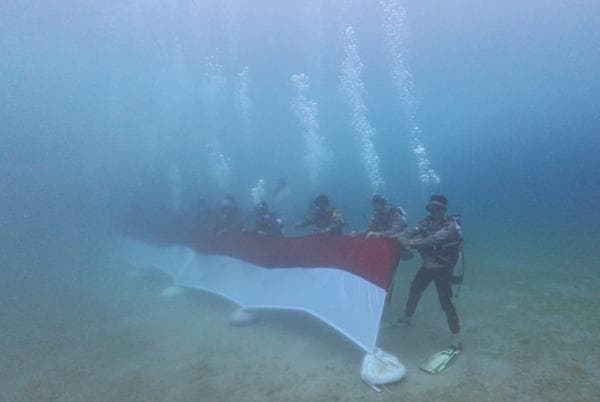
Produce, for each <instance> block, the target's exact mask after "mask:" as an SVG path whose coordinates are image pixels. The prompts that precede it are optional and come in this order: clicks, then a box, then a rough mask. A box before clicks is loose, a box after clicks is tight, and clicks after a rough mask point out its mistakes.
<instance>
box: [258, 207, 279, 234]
mask: <svg viewBox="0 0 600 402" xmlns="http://www.w3.org/2000/svg"><path fill="white" fill-rule="evenodd" d="M282 226H283V225H282V222H281V219H279V218H278V217H277V215H276V214H275V213H273V212H271V211H266V212H261V213H257V214H256V233H258V234H264V235H269V236H283V233H282V231H281V227H282Z"/></svg>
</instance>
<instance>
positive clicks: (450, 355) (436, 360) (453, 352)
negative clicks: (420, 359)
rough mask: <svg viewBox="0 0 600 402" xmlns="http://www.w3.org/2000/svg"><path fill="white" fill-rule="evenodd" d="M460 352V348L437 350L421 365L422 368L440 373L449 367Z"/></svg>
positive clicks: (432, 372)
mask: <svg viewBox="0 0 600 402" xmlns="http://www.w3.org/2000/svg"><path fill="white" fill-rule="evenodd" d="M459 353H460V349H456V348H448V349H445V350H442V351H441V352H437V353H436V354H434V355H433V356H431V357H430V358H429V359H427V360H426V361H425V363H423V364H422V365H421V370H423V371H426V372H427V373H429V374H439V373H441V372H442V371H444V370H445V369H446V368H448V367H449V366H450V365H451V364H452V363H453V362H454V360H455V359H456V356H458V354H459Z"/></svg>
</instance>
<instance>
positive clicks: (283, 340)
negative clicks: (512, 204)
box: [0, 239, 600, 402]
mask: <svg viewBox="0 0 600 402" xmlns="http://www.w3.org/2000/svg"><path fill="white" fill-rule="evenodd" d="M13 240H14V239H13ZM39 244H40V245H43V244H44V241H40V242H39ZM86 244H87V246H85V247H81V248H80V249H79V251H78V252H74V251H73V247H72V246H70V245H69V244H68V243H65V244H62V246H60V247H55V246H53V248H52V251H46V252H44V251H40V252H37V253H33V254H32V253H20V254H19V253H13V255H14V256H15V257H14V258H13V257H9V256H6V255H5V256H4V257H3V258H2V266H3V267H4V268H5V269H3V270H2V273H1V274H0V275H1V277H2V278H1V279H2V281H1V284H2V286H1V288H0V290H2V294H3V297H2V304H1V307H2V312H1V316H2V326H1V328H0V332H1V342H0V352H1V354H0V356H1V360H0V390H1V395H0V400H2V401H10V402H12V401H15V402H28V401H144V402H148V401H365V400H373V401H379V400H380V401H396V400H404V401H432V400H439V401H442V400H443V401H596V400H600V359H599V357H600V342H598V333H600V320H598V318H599V317H600V315H599V309H600V307H599V306H600V293H599V292H598V291H597V289H598V287H599V286H600V274H598V273H597V272H594V270H593V269H583V268H580V269H577V267H575V268H573V267H570V269H569V270H561V267H560V266H556V265H553V263H552V261H547V262H546V264H542V263H539V262H538V263H537V264H532V263H529V262H528V263H525V262H524V259H520V258H518V257H515V256H512V257H511V261H510V262H507V261H505V260H504V259H503V260H500V259H497V261H494V260H490V259H489V258H487V259H486V258H483V257H479V256H477V255H475V253H473V255H472V256H471V258H470V262H469V271H468V272H467V277H466V283H465V285H464V286H463V288H462V290H461V294H460V297H459V298H458V299H456V304H457V307H458V311H459V315H460V318H461V323H462V328H463V338H464V342H465V349H464V351H463V353H462V354H461V355H460V356H459V358H458V359H457V361H456V362H455V363H454V365H452V366H451V367H450V368H449V369H448V370H446V371H445V372H443V373H442V374H440V375H436V376H432V375H429V374H427V373H424V372H422V371H420V370H419V369H418V366H419V364H420V363H422V362H423V360H424V359H426V358H427V357H428V356H429V355H431V354H432V353H434V352H436V351H438V350H440V349H441V348H443V347H445V346H446V345H447V344H448V343H449V341H450V334H449V331H448V328H447V325H446V320H445V316H444V314H443V312H442V311H441V310H440V307H439V304H438V302H437V296H436V294H435V287H434V286H431V287H430V288H429V289H428V290H427V291H426V292H425V294H424V296H423V299H422V302H421V304H420V305H419V309H418V310H417V313H416V315H415V317H414V320H413V325H412V326H410V327H399V328H394V329H389V330H382V331H381V333H380V340H379V346H380V348H382V349H383V350H386V351H388V352H390V353H392V354H394V355H396V356H397V357H398V358H399V359H400V360H401V361H402V362H403V364H405V365H406V367H407V372H408V374H407V377H406V378H405V379H404V380H403V381H401V382H399V383H397V384H392V385H389V386H388V387H386V389H384V390H383V391H382V392H381V393H377V392H375V391H374V390H373V389H371V388H370V387H368V386H367V385H365V384H364V383H362V382H361V380H360V375H359V368H360V362H361V359H362V357H363V352H362V351H361V350H360V349H359V348H358V347H356V346H355V345H354V344H352V343H351V342H349V341H348V340H346V339H345V338H344V337H342V336H341V335H339V334H337V333H336V332H335V331H334V330H332V329H330V328H329V327H327V326H326V325H324V324H322V323H320V322H319V321H317V320H315V319H313V318H311V317H309V316H307V315H305V314H301V313H297V312H285V311H262V312H260V321H259V322H258V323H256V324H255V325H252V326H249V327H243V328H239V327H232V326H230V325H229V323H228V318H229V314H230V313H231V311H233V310H234V309H235V306H234V305H232V304H231V303H229V302H228V301H226V300H223V299H221V298H218V297H216V296H212V295H209V294H206V293H204V292H200V291H194V290H186V291H185V292H183V293H182V294H181V295H180V296H177V297H173V298H165V297H161V296H160V293H161V291H162V290H163V289H164V288H166V287H167V286H169V285H170V281H169V278H168V277H166V276H164V275H163V274H161V273H159V272H152V271H148V272H144V273H142V274H141V275H138V276H136V277H130V276H128V275H127V273H128V272H130V271H131V269H132V267H131V266H129V265H128V264H127V262H126V261H122V260H120V259H118V258H115V257H114V255H113V254H112V253H111V249H110V247H108V246H98V247H90V246H89V244H94V242H93V241H92V242H89V241H88V242H87V243H86ZM38 250H39V248H38ZM583 265H586V266H587V267H588V268H593V267H598V266H599V264H598V261H597V260H596V261H589V263H588V264H583ZM416 268H417V261H411V262H409V263H405V264H404V265H401V266H400V267H399V270H398V273H397V275H396V287H395V291H394V298H393V300H392V303H391V305H390V306H389V307H388V308H387V309H386V311H385V313H384V318H385V319H391V318H394V317H396V316H397V315H398V314H400V311H401V310H402V306H403V304H404V301H405V298H406V296H407V293H408V287H409V284H410V281H411V279H412V276H413V275H414V272H415V270H416Z"/></svg>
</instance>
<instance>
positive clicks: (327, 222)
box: [294, 194, 344, 235]
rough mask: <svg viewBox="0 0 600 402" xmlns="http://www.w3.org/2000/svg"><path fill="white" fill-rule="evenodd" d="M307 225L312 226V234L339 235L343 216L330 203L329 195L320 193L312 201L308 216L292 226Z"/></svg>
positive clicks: (302, 226) (342, 224)
mask: <svg viewBox="0 0 600 402" xmlns="http://www.w3.org/2000/svg"><path fill="white" fill-rule="evenodd" d="M307 226H314V229H313V233H314V234H325V235H341V234H342V228H343V226H344V218H343V216H342V214H341V213H340V211H338V210H337V209H336V208H333V207H332V206H331V205H330V203H329V197H327V196H326V195H325V194H321V195H319V196H317V197H316V198H315V199H314V200H313V201H312V203H311V207H310V212H309V214H308V216H306V217H305V218H304V220H302V221H300V222H298V223H296V224H295V225H294V228H296V229H300V228H304V227H307Z"/></svg>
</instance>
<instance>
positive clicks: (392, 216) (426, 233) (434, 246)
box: [199, 194, 463, 350]
mask: <svg viewBox="0 0 600 402" xmlns="http://www.w3.org/2000/svg"><path fill="white" fill-rule="evenodd" d="M371 206H372V211H373V214H372V217H371V220H370V223H369V227H368V229H367V230H366V232H363V233H356V232H352V233H350V235H351V236H358V235H364V236H366V237H387V238H393V239H395V240H396V241H397V243H398V247H399V250H400V255H401V258H402V259H410V258H412V255H413V254H412V251H413V250H414V251H417V252H418V253H419V254H420V255H421V259H422V263H421V267H420V268H419V270H418V271H417V273H416V275H415V277H414V279H413V281H412V283H411V286H410V292H409V296H408V300H407V302H406V305H405V309H404V314H403V315H402V317H400V318H399V319H398V320H396V321H393V322H390V323H387V324H386V325H385V326H386V327H395V326H397V325H401V324H402V325H410V324H411V319H412V316H413V314H414V313H415V310H416V308H417V304H418V303H419V300H420V298H421V295H422V294H423V292H424V291H425V289H426V288H427V286H428V285H429V284H430V283H431V282H434V283H435V286H436V289H437V293H438V297H439V301H440V305H441V307H442V310H443V311H444V312H445V313H446V318H447V321H448V326H449V328H450V331H451V333H452V335H453V337H452V342H451V345H450V347H451V348H453V349H455V350H461V349H462V341H461V338H460V324H459V319H458V314H457V313H456V309H455V307H454V304H453V303H452V297H453V289H452V285H453V284H459V283H461V282H462V276H460V275H455V274H454V267H455V266H456V264H457V263H458V261H459V257H460V254H461V251H462V241H463V237H462V230H461V223H460V219H459V218H458V216H456V215H454V216H448V215H447V210H448V200H447V198H446V197H445V196H443V195H440V194H435V195H432V196H431V197H430V199H429V202H428V203H427V205H426V211H427V213H428V214H427V216H426V217H425V218H424V219H423V220H422V221H421V222H419V223H418V225H417V226H416V227H414V228H412V229H410V228H408V225H407V220H406V213H405V211H404V209H402V208H401V207H399V206H394V205H392V204H391V203H389V202H388V201H387V200H386V198H385V197H383V196H382V195H379V194H376V195H374V196H373V198H372V200H371ZM199 213H200V215H201V219H202V221H203V222H204V224H207V222H209V219H211V217H212V220H213V222H212V224H213V232H214V233H215V234H224V233H231V232H241V231H248V230H247V229H245V228H244V219H243V215H242V212H241V210H240V208H239V207H238V205H237V202H236V200H235V198H233V197H232V196H230V195H228V196H225V197H224V198H223V200H222V202H221V205H220V206H219V207H218V208H216V210H214V211H211V210H210V209H209V207H208V203H207V202H206V201H205V200H204V199H202V200H201V202H200V208H199ZM307 227H312V229H313V234H315V235H343V234H344V233H343V228H344V218H343V215H342V213H341V212H340V210H339V209H337V208H335V207H334V206H332V205H331V202H330V200H329V197H328V196H327V195H325V194H320V195H318V196H317V197H315V198H314V199H313V200H312V202H311V205H310V209H309V212H308V213H307V215H306V216H305V217H304V219H302V220H301V221H299V222H297V223H295V224H294V228H295V229H301V228H307ZM250 231H252V232H254V233H256V234H259V235H265V236H283V221H282V219H281V218H280V217H279V216H278V214H277V213H275V212H274V211H272V210H271V209H270V208H269V205H268V203H267V202H266V201H260V202H259V203H257V204H256V206H255V222H254V228H253V229H252V230H250ZM389 294H391V292H389Z"/></svg>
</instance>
